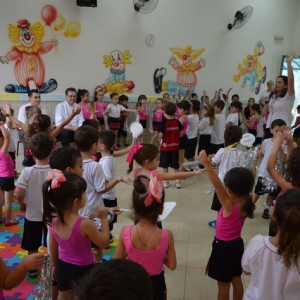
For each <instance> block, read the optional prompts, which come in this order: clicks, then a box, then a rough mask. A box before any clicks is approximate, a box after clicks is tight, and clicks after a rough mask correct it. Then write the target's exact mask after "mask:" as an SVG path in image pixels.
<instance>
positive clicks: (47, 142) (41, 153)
mask: <svg viewBox="0 0 300 300" xmlns="http://www.w3.org/2000/svg"><path fill="white" fill-rule="evenodd" d="M28 145H29V149H30V151H31V154H32V156H33V157H35V158H37V159H45V158H47V157H49V155H50V153H51V151H52V149H53V145H54V140H53V139H52V138H51V136H50V135H49V134H47V133H45V132H40V133H36V134H34V135H33V136H32V137H30V138H29V140H28Z"/></svg>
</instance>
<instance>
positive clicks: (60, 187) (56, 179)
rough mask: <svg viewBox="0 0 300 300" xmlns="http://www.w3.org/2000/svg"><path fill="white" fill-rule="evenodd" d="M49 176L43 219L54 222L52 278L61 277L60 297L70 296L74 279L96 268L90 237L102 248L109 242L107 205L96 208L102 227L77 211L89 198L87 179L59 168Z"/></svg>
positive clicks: (50, 246)
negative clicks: (66, 172)
mask: <svg viewBox="0 0 300 300" xmlns="http://www.w3.org/2000/svg"><path fill="white" fill-rule="evenodd" d="M48 178H49V180H48V181H46V182H45V184H44V186H43V208H44V220H45V222H46V223H47V224H48V225H50V226H51V230H50V232H49V244H50V245H49V251H50V257H51V261H52V266H53V278H56V279H57V281H58V290H59V299H62V300H69V299H70V300H71V299H73V298H74V293H73V290H72V283H73V281H74V280H76V279H78V278H80V277H81V276H83V275H84V274H85V273H86V272H88V271H89V270H91V269H92V268H93V265H94V257H93V253H92V249H91V241H92V242H93V243H94V244H95V245H97V246H99V247H101V248H106V247H107V246H108V240H109V230H108V220H107V209H106V208H101V207H97V209H96V215H97V217H98V218H100V220H101V231H99V230H98V229H97V227H96V225H95V224H94V223H93V222H92V221H91V220H89V219H86V218H81V217H79V215H78V210H79V209H80V208H83V207H84V205H85V202H86V195H85V190H86V182H85V180H84V179H83V178H81V177H80V176H78V175H76V174H65V175H63V174H62V172H61V171H59V170H52V172H50V173H49V176H48Z"/></svg>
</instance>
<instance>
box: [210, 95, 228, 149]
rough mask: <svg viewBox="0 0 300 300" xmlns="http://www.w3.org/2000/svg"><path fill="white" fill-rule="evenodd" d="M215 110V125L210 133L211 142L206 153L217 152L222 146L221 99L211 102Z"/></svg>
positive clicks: (223, 104) (222, 119)
mask: <svg viewBox="0 0 300 300" xmlns="http://www.w3.org/2000/svg"><path fill="white" fill-rule="evenodd" d="M213 106H214V110H215V118H216V120H215V125H214V128H213V131H212V134H211V142H210V147H209V151H208V154H214V153H217V152H218V150H219V149H220V148H223V147H224V131H225V117H224V115H223V114H222V111H223V109H224V106H225V103H224V101H222V100H217V101H215V102H214V104H213Z"/></svg>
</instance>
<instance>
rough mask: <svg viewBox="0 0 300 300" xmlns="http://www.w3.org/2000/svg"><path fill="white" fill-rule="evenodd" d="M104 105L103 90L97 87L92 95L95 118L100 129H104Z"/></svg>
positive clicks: (105, 105)
mask: <svg viewBox="0 0 300 300" xmlns="http://www.w3.org/2000/svg"><path fill="white" fill-rule="evenodd" d="M106 107H107V104H106V103H105V102H104V91H103V90H102V89H100V88H99V87H97V88H96V90H95V95H94V109H95V112H96V117H97V120H98V121H99V123H100V127H101V130H104V129H105V124H104V114H103V112H104V111H105V110H106Z"/></svg>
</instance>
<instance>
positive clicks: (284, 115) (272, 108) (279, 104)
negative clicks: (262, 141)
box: [266, 93, 295, 128]
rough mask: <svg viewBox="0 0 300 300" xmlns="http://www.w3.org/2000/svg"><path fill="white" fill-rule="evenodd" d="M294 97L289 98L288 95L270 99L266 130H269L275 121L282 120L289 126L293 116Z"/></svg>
mask: <svg viewBox="0 0 300 300" xmlns="http://www.w3.org/2000/svg"><path fill="white" fill-rule="evenodd" d="M294 101H295V95H292V96H290V95H289V94H288V93H286V95H285V96H284V97H283V98H281V97H278V98H273V97H272V98H271V100H270V102H269V106H268V111H269V115H268V120H267V124H266V128H270V127H271V124H272V122H273V121H274V120H276V119H282V120H283V121H285V122H286V124H287V125H288V126H291V124H292V120H293V115H292V108H293V106H294Z"/></svg>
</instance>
